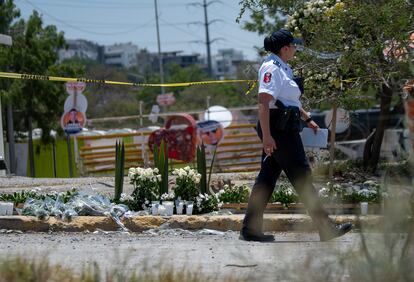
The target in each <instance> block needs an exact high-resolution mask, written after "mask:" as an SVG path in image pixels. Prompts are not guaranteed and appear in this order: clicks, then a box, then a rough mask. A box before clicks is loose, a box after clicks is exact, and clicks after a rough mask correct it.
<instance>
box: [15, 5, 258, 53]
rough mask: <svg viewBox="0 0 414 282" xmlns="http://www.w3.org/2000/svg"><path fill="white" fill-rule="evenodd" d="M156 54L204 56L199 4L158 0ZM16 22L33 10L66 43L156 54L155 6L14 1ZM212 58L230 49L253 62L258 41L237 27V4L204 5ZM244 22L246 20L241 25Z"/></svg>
mask: <svg viewBox="0 0 414 282" xmlns="http://www.w3.org/2000/svg"><path fill="white" fill-rule="evenodd" d="M157 1H158V14H159V25H160V39H161V40H160V41H161V50H162V51H163V52H165V51H184V53H185V54H192V53H198V54H201V55H205V54H206V53H207V51H206V44H205V42H206V34H205V26H204V9H203V7H202V5H201V4H202V2H203V0H157ZM14 2H15V5H16V6H17V7H18V8H19V9H20V11H21V16H22V17H23V18H24V19H27V18H28V17H29V16H30V14H31V13H32V11H33V10H37V11H38V12H40V14H41V15H42V18H43V20H44V24H45V25H55V26H56V27H57V28H58V30H59V31H63V32H64V33H65V38H66V39H86V40H90V41H93V42H96V43H98V44H101V45H109V44H114V43H126V42H132V43H134V44H136V45H137V46H138V48H140V49H141V48H146V49H148V50H149V51H150V52H157V51H158V47H157V36H156V20H155V8H154V0H70V1H67V0H15V1H14ZM207 2H208V3H209V2H211V4H210V5H209V6H208V20H209V21H212V23H211V24H210V25H209V30H210V40H211V41H213V42H212V44H211V53H212V55H214V54H216V53H217V50H218V49H226V48H234V49H236V50H240V51H242V52H243V54H244V56H245V58H246V59H249V60H255V59H257V51H256V49H255V48H254V46H260V47H261V46H262V44H263V43H262V42H263V36H259V35H258V34H257V33H254V32H249V31H246V30H243V29H242V23H240V24H238V23H236V17H237V15H238V13H239V10H240V7H239V4H238V3H239V2H240V0H221V1H207ZM246 20H248V17H247V16H244V17H243V18H242V22H243V21H246Z"/></svg>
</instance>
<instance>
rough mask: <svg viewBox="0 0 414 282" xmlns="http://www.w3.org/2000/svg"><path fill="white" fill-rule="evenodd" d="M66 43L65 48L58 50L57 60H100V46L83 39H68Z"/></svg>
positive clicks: (101, 49) (101, 52)
mask: <svg viewBox="0 0 414 282" xmlns="http://www.w3.org/2000/svg"><path fill="white" fill-rule="evenodd" d="M66 43H67V48H66V49H60V50H59V51H58V54H59V62H62V61H64V60H67V59H73V58H79V59H86V60H93V61H98V62H102V57H103V47H102V46H100V45H98V44H96V43H94V42H91V41H88V40H84V39H75V40H74V39H68V40H66Z"/></svg>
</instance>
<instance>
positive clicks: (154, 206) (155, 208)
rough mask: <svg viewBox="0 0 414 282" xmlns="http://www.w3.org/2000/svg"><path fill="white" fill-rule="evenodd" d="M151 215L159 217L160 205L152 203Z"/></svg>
mask: <svg viewBox="0 0 414 282" xmlns="http://www.w3.org/2000/svg"><path fill="white" fill-rule="evenodd" d="M151 214H152V215H158V203H154V202H153V203H152V204H151Z"/></svg>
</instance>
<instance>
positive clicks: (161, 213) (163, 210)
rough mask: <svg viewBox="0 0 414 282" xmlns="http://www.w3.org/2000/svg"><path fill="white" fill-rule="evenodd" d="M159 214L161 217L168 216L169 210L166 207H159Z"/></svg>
mask: <svg viewBox="0 0 414 282" xmlns="http://www.w3.org/2000/svg"><path fill="white" fill-rule="evenodd" d="M158 214H159V215H166V214H167V209H166V208H165V207H164V205H158Z"/></svg>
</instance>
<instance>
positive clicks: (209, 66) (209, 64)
mask: <svg viewBox="0 0 414 282" xmlns="http://www.w3.org/2000/svg"><path fill="white" fill-rule="evenodd" d="M213 3H221V1H219V0H212V1H208V2H207V0H203V4H201V3H191V4H190V5H192V6H202V7H203V9H204V23H201V22H200V24H203V25H204V27H205V30H206V42H205V44H206V47H207V73H208V75H209V76H210V77H213V65H212V62H211V48H210V46H211V43H213V42H214V41H216V40H223V38H215V39H213V40H210V31H209V26H210V24H212V23H214V22H217V21H221V20H212V21H208V12H207V8H208V6H210V5H211V4H213ZM197 23H198V22H197ZM197 42H198V41H197ZM203 43H204V42H203Z"/></svg>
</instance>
